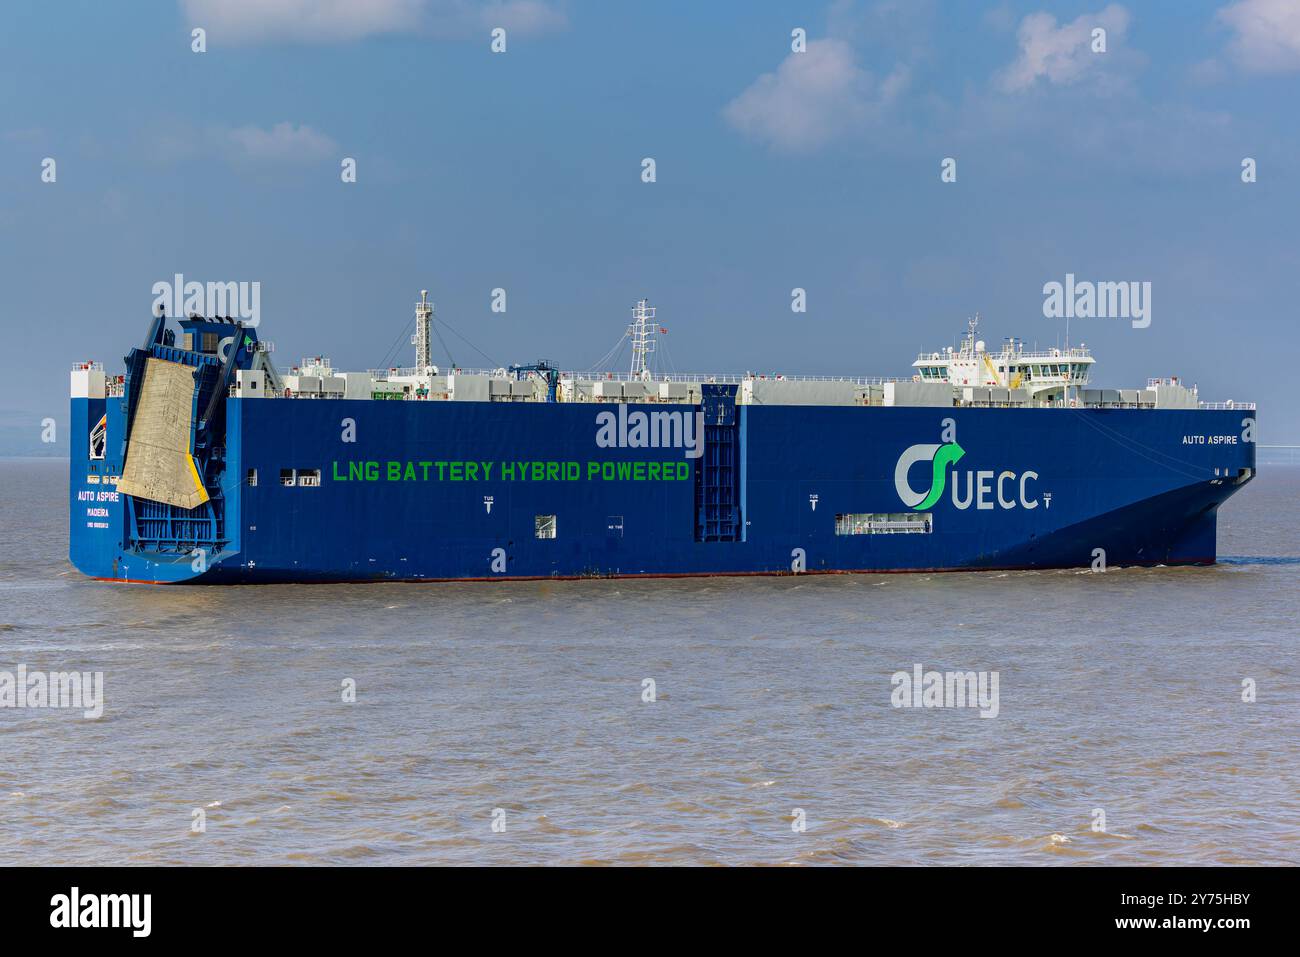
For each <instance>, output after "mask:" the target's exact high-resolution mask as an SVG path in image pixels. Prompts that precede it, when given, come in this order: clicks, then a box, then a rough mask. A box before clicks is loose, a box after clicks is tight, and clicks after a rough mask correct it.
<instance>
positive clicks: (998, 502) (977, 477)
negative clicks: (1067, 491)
mask: <svg viewBox="0 0 1300 957" xmlns="http://www.w3.org/2000/svg"><path fill="white" fill-rule="evenodd" d="M965 454H966V450H965V449H963V448H962V447H961V446H960V445H958V444H957V443H956V442H955V441H953V442H945V443H944V444H942V445H938V444H934V443H929V444H926V443H923V444H920V445H913V446H911V447H909V448H908V449H906V450H905V451H904V452H903V454H902V455H900V456H899V457H898V464H897V465H895V466H894V489H895V491H897V492H898V497H899V498H900V499H901V500H902V502H903V504H904V505H906V506H907V507H908V508H911V509H914V510H916V511H918V512H925V511H928V510H930V509H932V508H934V506H935V505H937V504H938V503H939V500H940V499H941V498H943V493H944V490H945V489H946V488H947V486H948V468H949V466H953V465H956V464H957V462H959V461H960V460H961V459H962V457H963V456H965ZM918 462H929V463H930V488H929V490H928V491H925V492H918V491H916V490H915V489H913V488H912V486H911V484H910V483H909V482H908V479H907V476H908V473H909V472H910V471H911V470H912V466H914V465H916V464H917V463H918ZM963 478H964V479H965V481H964V482H963V481H962V479H963ZM1037 481H1038V473H1037V472H1032V471H1025V472H1012V471H1010V470H1003V471H1000V472H999V471H996V470H994V469H987V470H979V471H966V472H958V471H956V469H954V470H953V481H952V504H953V507H954V508H958V509H967V508H970V507H971V504H972V503H973V504H974V505H975V508H976V509H980V510H983V509H992V508H995V507H996V508H1001V509H1012V508H1017V507H1019V508H1024V509H1033V508H1038V499H1037V498H1036V497H1030V494H1029V491H1030V490H1029V487H1028V486H1029V483H1030V482H1037ZM1044 500H1046V501H1048V502H1049V503H1050V497H1049V496H1047V495H1044Z"/></svg>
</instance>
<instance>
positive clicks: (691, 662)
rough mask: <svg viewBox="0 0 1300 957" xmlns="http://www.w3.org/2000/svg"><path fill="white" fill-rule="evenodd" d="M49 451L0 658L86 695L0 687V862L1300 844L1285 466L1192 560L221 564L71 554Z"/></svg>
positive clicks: (9, 552)
mask: <svg viewBox="0 0 1300 957" xmlns="http://www.w3.org/2000/svg"><path fill="white" fill-rule="evenodd" d="M66 468H67V467H66V463H59V462H15V461H9V462H0V670H7V671H11V672H12V671H16V669H17V666H18V665H19V664H20V663H21V664H26V665H27V666H28V667H29V668H30V669H37V668H44V669H49V670H55V671H61V670H72V669H77V670H86V671H95V670H99V671H103V672H104V674H105V677H104V681H105V687H106V694H105V698H106V704H105V711H104V715H103V717H101V718H99V719H97V720H87V719H86V718H84V717H83V716H82V713H81V712H80V711H66V710H48V709H47V710H30V709H26V710H23V709H9V708H3V709H0V753H2V754H3V755H4V761H3V762H2V763H0V834H2V838H0V864H14V863H29V864H54V863H70V864H78V863H92V864H107V863H166V864H183V863H195V864H218V863H267V864H281V863H312V864H330V863H350V862H357V863H366V864H445V863H451V864H460V863H501V864H506V863H509V864H525V863H527V864H532V863H547V864H550V863H588V862H604V863H690V864H699V863H735V864H739V863H762V864H784V863H850V864H919V863H957V864H1062V863H1102V864H1132V863H1139V864H1142V863H1150V864H1254V863H1296V862H1297V861H1300V796H1298V795H1300V772H1298V765H1300V709H1297V702H1300V677H1298V675H1297V666H1298V664H1300V659H1298V655H1297V624H1296V622H1297V618H1298V617H1300V587H1298V586H1300V531H1298V530H1300V468H1294V467H1289V468H1288V467H1277V468H1274V469H1272V470H1269V469H1265V472H1264V475H1263V476H1262V477H1261V478H1260V479H1258V480H1257V481H1256V482H1254V483H1252V484H1251V485H1250V486H1248V487H1247V488H1246V489H1245V490H1243V491H1242V492H1241V493H1239V494H1238V495H1237V496H1236V497H1235V498H1234V499H1232V500H1231V501H1230V502H1229V503H1228V504H1227V505H1226V506H1225V507H1224V508H1223V510H1222V512H1221V513H1220V544H1219V553H1220V555H1221V556H1236V558H1234V559H1233V560H1231V561H1227V562H1223V563H1221V564H1220V565H1218V566H1217V567H1214V568H1182V569H1147V570H1139V569H1114V568H1112V569H1111V570H1109V571H1107V572H1106V573H1105V574H1091V573H1087V572H1083V571H1058V572H1013V573H1004V572H992V573H978V574H968V573H963V574H946V575H888V576H885V575H882V576H872V575H866V576H843V577H839V576H833V577H816V578H798V579H796V578H769V579H714V580H690V581H589V582H557V583H500V584H467V585H401V584H392V585H355V586H354V585H345V586H273V587H240V588H202V587H187V588H156V587H147V586H120V585H119V586H115V585H106V584H100V583H95V582H89V581H86V580H84V579H82V578H81V577H80V576H79V575H78V574H77V573H76V572H74V571H73V570H72V569H71V567H70V566H69V565H68V564H67V562H66V559H65V555H66V551H67V502H66V481H67V476H66ZM915 663H921V664H923V665H924V666H925V667H926V668H927V669H930V668H934V669H937V670H963V671H965V670H975V671H981V670H995V671H998V672H999V675H1000V682H999V690H1000V701H999V706H1000V711H999V714H998V716H997V717H996V718H992V719H985V718H981V717H980V716H979V714H978V713H977V712H976V711H974V710H970V709H894V708H893V707H891V704H890V695H891V692H892V690H893V687H892V685H891V683H890V675H891V674H892V673H893V672H895V671H899V670H905V671H910V670H911V668H912V666H913V664H915ZM347 678H351V679H354V680H355V682H356V687H357V700H356V703H354V704H346V703H344V702H343V701H342V694H341V685H342V682H343V681H344V679H347ZM645 678H653V679H654V681H655V682H656V688H657V693H658V700H656V701H654V702H653V703H647V702H644V701H642V680H643V679H645ZM1244 678H1252V679H1254V680H1255V682H1256V683H1257V686H1258V700H1257V701H1256V702H1255V703H1251V704H1248V703H1244V702H1243V701H1242V700H1241V683H1242V680H1243V679H1244ZM195 808H202V809H205V813H206V825H207V830H206V832H205V833H201V834H194V833H191V822H192V812H193V810H194V809H195ZM494 808H501V809H504V812H505V825H506V830H505V831H504V833H499V832H494V831H493V829H492V822H493V809H494ZM795 808H802V809H803V810H804V812H805V813H806V819H807V829H806V830H805V831H803V832H802V833H800V832H796V831H794V830H792V829H791V826H790V821H791V815H792V812H793V810H794V809H795ZM1095 808H1100V809H1102V810H1104V812H1105V815H1106V826H1107V831H1106V832H1105V833H1100V832H1096V831H1094V830H1092V824H1093V821H1094V817H1093V812H1094V809H1095Z"/></svg>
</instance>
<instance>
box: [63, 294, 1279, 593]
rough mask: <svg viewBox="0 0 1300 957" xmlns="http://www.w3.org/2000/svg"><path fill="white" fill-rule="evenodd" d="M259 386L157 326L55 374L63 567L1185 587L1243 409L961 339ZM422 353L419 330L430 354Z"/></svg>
mask: <svg viewBox="0 0 1300 957" xmlns="http://www.w3.org/2000/svg"><path fill="white" fill-rule="evenodd" d="M414 322H415V332H414V335H413V336H412V344H413V345H414V346H415V365H414V366H412V367H406V368H388V369H378V370H375V369H372V370H367V371H363V372H343V371H336V370H335V369H334V368H333V367H332V364H331V363H330V361H329V360H328V359H325V358H324V357H315V358H311V359H307V360H304V361H303V362H302V363H301V364H299V365H298V366H296V367H294V368H292V369H290V370H277V368H276V367H275V365H274V363H273V362H272V358H271V357H272V352H273V346H272V345H271V344H270V343H269V342H267V341H265V340H263V339H261V338H260V337H259V329H258V328H257V327H256V326H257V324H256V323H247V324H246V323H244V322H241V321H236V320H231V319H229V318H216V317H204V316H201V315H198V314H194V313H191V314H189V315H188V316H187V317H185V318H179V319H169V318H167V317H166V316H165V315H163V310H162V309H161V308H160V309H159V310H158V311H157V312H156V314H155V315H154V316H153V317H151V321H150V324H149V327H148V332H147V334H146V336H145V338H144V341H143V342H142V343H141V345H140V346H139V347H137V348H133V349H131V351H130V353H129V354H128V355H127V356H126V357H125V360H124V361H125V370H124V371H123V372H122V373H121V374H109V373H107V372H106V371H105V370H104V367H103V365H102V364H100V363H98V362H80V363H77V364H76V365H75V366H74V368H73V370H72V384H71V385H72V387H71V391H72V400H71V405H72V414H71V430H72V435H73V441H72V450H71V454H70V459H71V475H70V492H69V495H70V516H71V521H70V530H69V538H70V542H69V557H70V559H71V561H72V564H73V565H74V566H75V567H76V568H77V569H78V570H79V571H81V572H82V573H83V574H85V575H87V576H90V577H92V578H96V579H101V580H105V581H114V582H146V583H168V584H181V583H205V584H206V583H212V584H222V583H230V584H239V583H244V584H255V583H284V582H371V581H411V582H415V581H429V582H433V581H488V580H518V579H544V578H586V577H624V576H627V577H631V576H659V577H674V576H692V575H772V574H818V573H854V572H920V571H957V570H981V569H1047V568H1076V567H1077V568H1093V569H1098V568H1105V567H1107V566H1110V567H1114V566H1132V565H1143V566H1151V565H1206V564H1212V563H1213V562H1214V561H1215V557H1216V550H1215V526H1216V516H1217V512H1218V508H1219V506H1220V505H1221V504H1222V503H1223V502H1224V501H1225V500H1226V499H1227V498H1228V497H1229V496H1230V495H1232V494H1233V493H1234V492H1235V491H1236V490H1237V489H1239V488H1240V487H1241V486H1242V485H1244V484H1245V483H1246V482H1248V481H1250V479H1251V477H1252V476H1253V474H1254V471H1255V406H1254V405H1253V404H1252V403H1242V402H1222V403H1208V402H1203V401H1201V400H1200V398H1199V395H1198V390H1197V389H1196V388H1195V387H1194V386H1193V387H1189V386H1187V385H1185V384H1184V383H1182V382H1180V381H1179V380H1178V379H1176V378H1172V377H1171V378H1160V379H1152V380H1149V381H1148V383H1147V385H1146V387H1145V388H1137V389H1097V388H1091V387H1090V386H1089V381H1090V375H1091V372H1092V366H1093V364H1094V362H1095V360H1094V358H1093V356H1092V354H1091V353H1090V351H1089V350H1088V348H1087V347H1086V346H1085V345H1077V346H1068V345H1067V346H1064V347H1061V348H1053V349H1047V350H1037V349H1026V347H1025V343H1024V342H1022V341H1019V340H1016V339H1007V340H1004V341H1003V343H1002V344H1001V345H1000V346H999V347H998V348H996V349H989V348H987V347H986V344H985V343H984V342H983V341H981V340H980V339H979V338H977V336H978V326H977V322H978V318H977V319H975V320H970V321H969V325H968V329H967V330H966V332H965V334H964V336H963V338H962V339H961V340H960V341H959V343H958V345H956V346H949V347H946V348H944V349H942V350H940V351H934V352H927V353H922V354H921V355H920V356H918V358H917V359H916V360H915V361H914V362H913V363H912V372H911V374H909V375H906V376H901V377H898V378H864V377H829V376H819V377H809V376H802V377H801V376H793V375H781V374H758V373H746V374H743V375H741V374H737V375H682V374H668V373H665V372H663V371H661V370H659V369H658V368H657V365H656V362H655V359H656V345H657V344H658V343H660V342H662V341H663V340H662V338H661V337H662V334H663V332H664V331H665V330H663V328H662V327H660V326H659V325H658V321H657V320H656V318H655V310H654V308H653V307H652V306H650V305H649V303H648V302H647V301H646V300H641V301H639V302H637V304H636V305H635V307H634V308H633V310H632V321H631V323H630V324H629V325H628V326H627V329H626V332H625V333H624V336H623V340H622V344H623V349H624V351H627V349H628V347H629V346H630V352H631V362H630V365H629V366H628V367H627V369H628V371H626V372H622V371H620V372H601V373H591V372H588V373H577V372H566V371H561V370H560V369H559V368H557V367H555V366H553V365H552V364H551V363H549V362H534V363H531V364H528V365H518V366H510V367H507V368H497V369H490V370H482V369H480V370H475V369H466V368H460V367H457V366H454V365H444V366H443V367H442V368H439V366H437V365H435V364H434V363H433V361H432V358H433V357H432V355H431V341H432V340H431V335H438V329H437V326H435V319H434V308H433V304H432V303H430V302H429V300H428V297H427V292H422V293H421V298H420V301H419V302H418V303H417V305H416V309H415V317H414ZM440 338H441V337H440Z"/></svg>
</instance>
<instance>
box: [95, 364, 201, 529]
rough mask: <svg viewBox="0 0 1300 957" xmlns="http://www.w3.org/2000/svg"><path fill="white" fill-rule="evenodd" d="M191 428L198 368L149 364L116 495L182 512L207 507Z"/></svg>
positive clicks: (146, 366)
mask: <svg viewBox="0 0 1300 957" xmlns="http://www.w3.org/2000/svg"><path fill="white" fill-rule="evenodd" d="M193 426H194V367H193V366H186V365H181V364H180V363H179V362H168V361H167V360H165V359H153V358H150V359H148V360H147V361H146V363H145V370H144V383H143V384H142V385H141V387H140V402H139V405H138V406H137V407H136V410H135V419H134V421H133V422H132V424H131V435H130V439H129V441H128V444H127V449H126V465H125V467H124V468H123V469H122V480H121V481H120V482H119V483H118V486H117V488H118V491H120V492H123V493H125V494H127V495H134V496H135V497H136V498H143V499H149V500H151V501H154V502H165V503H167V504H168V505H175V506H177V507H178V508H197V507H198V506H200V505H202V504H203V503H204V502H206V501H207V500H208V493H207V490H206V489H205V488H204V487H203V480H202V479H200V478H199V472H198V469H197V468H196V467H195V464H194V457H193V456H192V455H191V454H190V437H191V436H192V435H193V431H194V429H193Z"/></svg>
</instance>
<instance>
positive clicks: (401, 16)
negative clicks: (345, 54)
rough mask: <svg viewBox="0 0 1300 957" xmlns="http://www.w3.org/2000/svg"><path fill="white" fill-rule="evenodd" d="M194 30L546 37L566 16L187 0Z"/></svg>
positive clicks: (544, 8) (411, 2)
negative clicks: (500, 32) (498, 30)
mask: <svg viewBox="0 0 1300 957" xmlns="http://www.w3.org/2000/svg"><path fill="white" fill-rule="evenodd" d="M181 5H182V7H183V8H184V11H185V15H186V16H187V17H188V20H189V24H188V25H189V26H192V27H203V28H204V29H205V30H207V31H208V42H209V45H210V47H219V46H220V45H221V44H223V43H228V44H239V43H263V42H272V41H277V40H291V41H297V42H302V43H342V42H346V41H349V40H359V39H362V38H364V37H368V36H378V35H381V34H388V33H399V32H418V33H434V34H442V35H463V34H466V33H470V32H472V31H475V30H489V29H491V28H493V27H505V28H506V30H507V31H516V32H519V33H540V32H543V31H546V30H554V29H560V28H562V27H563V26H564V25H565V23H566V17H565V15H564V13H563V12H561V11H560V10H559V9H558V8H557V7H556V6H554V5H553V3H551V2H549V0H181Z"/></svg>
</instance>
